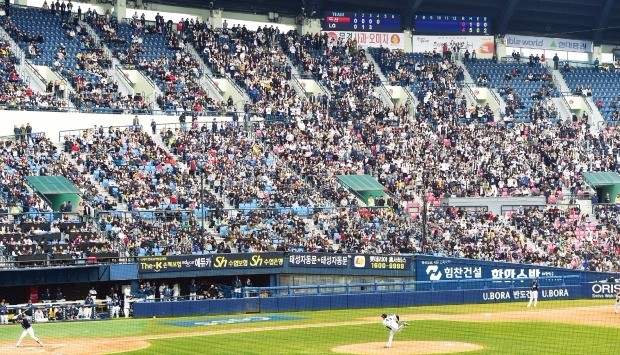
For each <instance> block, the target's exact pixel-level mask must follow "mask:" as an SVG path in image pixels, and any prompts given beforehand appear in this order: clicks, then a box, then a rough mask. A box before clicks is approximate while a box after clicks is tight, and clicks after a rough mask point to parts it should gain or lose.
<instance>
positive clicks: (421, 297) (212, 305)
mask: <svg viewBox="0 0 620 355" xmlns="http://www.w3.org/2000/svg"><path fill="white" fill-rule="evenodd" d="M619 289H620V284H609V283H598V282H593V283H583V284H580V285H572V286H553V287H542V288H541V290H540V294H539V301H540V302H544V301H546V300H559V299H566V300H567V299H592V298H594V299H596V298H599V299H603V298H604V299H612V298H613V297H614V292H615V291H617V290H619ZM527 290H528V289H527V288H526V287H516V288H496V289H480V290H444V291H413V292H381V293H367V294H341V295H311V296H280V297H264V298H263V297H260V298H258V297H254V298H241V299H223V300H198V301H176V302H137V303H135V304H134V317H136V318H145V317H178V316H192V315H217V314H233V313H277V312H295V311H318V310H335V309H355V308H399V307H413V306H430V305H433V306H439V305H447V304H468V303H498V302H524V303H525V302H527V300H528V293H527Z"/></svg>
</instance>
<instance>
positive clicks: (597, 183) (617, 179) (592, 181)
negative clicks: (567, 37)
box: [583, 172, 620, 189]
mask: <svg viewBox="0 0 620 355" xmlns="http://www.w3.org/2000/svg"><path fill="white" fill-rule="evenodd" d="M583 179H584V180H585V181H586V182H587V183H588V185H590V186H592V187H593V188H595V189H596V188H599V187H603V186H613V185H620V174H618V173H617V172H590V173H583Z"/></svg>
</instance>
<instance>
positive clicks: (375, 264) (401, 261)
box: [353, 254, 411, 270]
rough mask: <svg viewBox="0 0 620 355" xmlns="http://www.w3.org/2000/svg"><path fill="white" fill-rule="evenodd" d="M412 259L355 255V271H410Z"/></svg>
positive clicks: (393, 256) (397, 256) (392, 256)
mask: <svg viewBox="0 0 620 355" xmlns="http://www.w3.org/2000/svg"><path fill="white" fill-rule="evenodd" d="M410 268H411V258H410V257H406V256H399V255H366V254H363V255H354V256H353V269H375V270H409V269H410Z"/></svg>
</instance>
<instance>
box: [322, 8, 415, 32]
mask: <svg viewBox="0 0 620 355" xmlns="http://www.w3.org/2000/svg"><path fill="white" fill-rule="evenodd" d="M323 30H325V31H357V32H402V31H403V27H402V23H401V19H400V14H384V13H373V12H338V11H326V12H325V16H324V18H323Z"/></svg>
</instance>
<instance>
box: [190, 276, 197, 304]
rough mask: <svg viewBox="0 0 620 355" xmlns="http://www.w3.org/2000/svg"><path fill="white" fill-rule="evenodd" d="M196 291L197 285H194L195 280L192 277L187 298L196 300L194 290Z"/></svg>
mask: <svg viewBox="0 0 620 355" xmlns="http://www.w3.org/2000/svg"><path fill="white" fill-rule="evenodd" d="M197 291H198V286H197V285H196V280H194V279H192V283H190V284H189V300H190V301H195V300H196V292H197Z"/></svg>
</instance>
